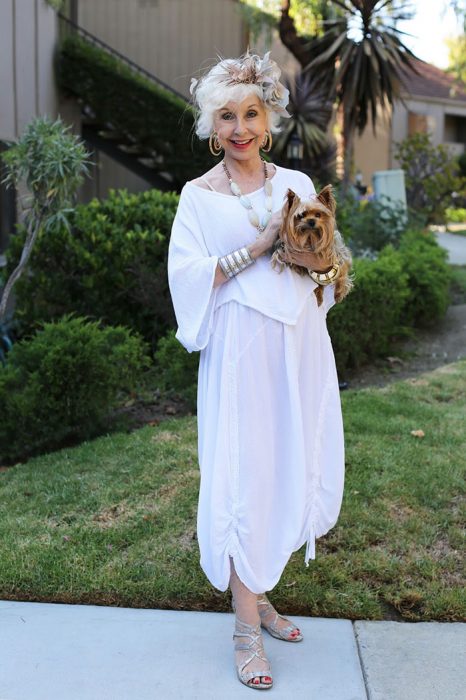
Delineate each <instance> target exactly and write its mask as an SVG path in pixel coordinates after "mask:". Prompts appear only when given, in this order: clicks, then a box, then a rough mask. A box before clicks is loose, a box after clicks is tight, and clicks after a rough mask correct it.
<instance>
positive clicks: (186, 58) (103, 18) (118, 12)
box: [77, 0, 247, 96]
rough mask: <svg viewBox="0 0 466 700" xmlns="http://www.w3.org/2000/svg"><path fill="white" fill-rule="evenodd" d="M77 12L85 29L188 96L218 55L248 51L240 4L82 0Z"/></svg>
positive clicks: (227, 1)
mask: <svg viewBox="0 0 466 700" xmlns="http://www.w3.org/2000/svg"><path fill="white" fill-rule="evenodd" d="M77 8H78V13H77V14H78V24H80V25H81V26H82V27H83V28H84V29H87V31H89V32H91V33H92V34H94V35H96V36H97V37H98V38H99V39H101V40H102V41H104V42H106V43H107V44H109V45H110V46H112V47H113V48H115V49H117V50H118V51H120V52H121V53H122V54H124V55H125V56H127V57H128V58H130V59H131V60H133V61H135V63H138V64H139V65H140V66H142V67H144V68H145V69H146V70H148V71H150V72H151V73H153V74H154V75H155V76H157V77H158V78H160V79H161V80H163V81H164V82H165V83H167V84H168V85H170V86H171V87H172V88H174V89H176V90H178V91H179V92H181V93H183V94H184V95H186V96H189V84H190V81H191V77H192V76H193V75H196V74H197V72H198V71H199V69H201V68H202V67H207V66H208V65H210V64H211V63H213V62H214V61H215V60H216V58H217V54H221V55H222V56H226V57H227V56H237V55H239V54H241V53H242V52H243V51H244V50H245V49H246V43H247V38H246V32H245V27H244V24H243V21H242V17H241V14H240V11H239V7H238V3H237V2H236V1H235V0H214V1H212V0H99V1H98V2H96V1H95V0H78V5H77Z"/></svg>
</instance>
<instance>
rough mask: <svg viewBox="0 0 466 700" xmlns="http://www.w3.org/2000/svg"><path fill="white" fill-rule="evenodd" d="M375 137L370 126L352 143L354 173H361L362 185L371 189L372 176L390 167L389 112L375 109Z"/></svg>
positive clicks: (390, 121)
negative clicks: (376, 116)
mask: <svg viewBox="0 0 466 700" xmlns="http://www.w3.org/2000/svg"><path fill="white" fill-rule="evenodd" d="M377 115H378V118H377V126H376V129H377V131H376V136H374V133H373V131H372V124H371V122H369V125H368V126H367V127H366V129H365V130H364V132H363V134H362V135H361V136H357V135H356V138H355V142H354V161H353V162H354V173H355V174H356V173H357V172H358V171H360V172H361V173H362V176H363V177H362V182H363V184H364V185H367V186H370V187H372V175H373V174H374V172H375V171H377V170H388V169H389V168H391V167H392V165H391V154H390V144H391V132H392V119H391V113H390V112H389V111H386V110H385V111H384V110H382V108H381V107H378V108H377Z"/></svg>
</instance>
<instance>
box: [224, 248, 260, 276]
mask: <svg viewBox="0 0 466 700" xmlns="http://www.w3.org/2000/svg"><path fill="white" fill-rule="evenodd" d="M218 262H219V265H220V267H221V268H222V270H223V272H224V273H225V275H226V277H228V278H231V277H234V276H235V275H237V274H238V272H242V271H243V270H245V269H246V268H247V267H249V265H252V263H254V262H255V260H254V258H252V257H251V255H250V253H249V250H248V249H247V247H246V246H244V248H238V250H234V251H233V252H232V253H228V255H224V256H223V257H221V258H219V259H218Z"/></svg>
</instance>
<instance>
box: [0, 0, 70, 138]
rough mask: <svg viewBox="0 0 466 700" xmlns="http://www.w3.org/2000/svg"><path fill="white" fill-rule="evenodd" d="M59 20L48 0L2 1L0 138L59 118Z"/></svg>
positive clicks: (14, 134) (0, 12)
mask: <svg viewBox="0 0 466 700" xmlns="http://www.w3.org/2000/svg"><path fill="white" fill-rule="evenodd" d="M56 37H57V18H56V14H55V12H54V11H53V9H52V8H51V7H50V6H49V5H48V4H47V3H46V2H45V0H1V1H0V95H1V99H0V139H1V140H3V141H11V140H14V139H16V138H18V137H19V136H20V134H21V133H22V131H23V130H24V127H25V126H26V124H28V122H29V121H30V120H31V119H32V118H34V117H36V116H39V115H45V114H47V115H49V116H50V117H51V118H54V117H55V116H56V110H57V98H56V90H55V84H54V77H53V55H54V48H55V42H56Z"/></svg>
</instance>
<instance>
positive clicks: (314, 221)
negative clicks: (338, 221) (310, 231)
mask: <svg viewBox="0 0 466 700" xmlns="http://www.w3.org/2000/svg"><path fill="white" fill-rule="evenodd" d="M306 223H307V225H308V226H310V227H311V228H314V226H315V225H316V220H315V219H308V220H307V221H306Z"/></svg>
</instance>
